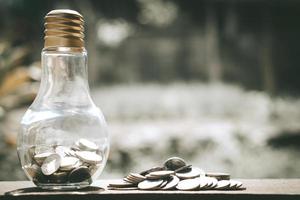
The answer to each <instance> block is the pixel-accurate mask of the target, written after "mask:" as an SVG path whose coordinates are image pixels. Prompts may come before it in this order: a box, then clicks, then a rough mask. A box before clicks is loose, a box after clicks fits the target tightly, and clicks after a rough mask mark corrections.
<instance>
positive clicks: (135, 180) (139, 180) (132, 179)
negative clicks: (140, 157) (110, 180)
mask: <svg viewBox="0 0 300 200" xmlns="http://www.w3.org/2000/svg"><path fill="white" fill-rule="evenodd" d="M126 178H127V179H129V180H131V181H133V182H141V181H143V180H145V179H146V177H145V178H143V179H141V178H136V177H134V176H131V175H130V174H129V175H128V176H126Z"/></svg>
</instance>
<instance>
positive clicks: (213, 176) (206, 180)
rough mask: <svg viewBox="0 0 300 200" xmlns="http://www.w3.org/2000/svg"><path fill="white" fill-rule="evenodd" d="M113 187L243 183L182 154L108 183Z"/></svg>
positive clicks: (197, 186)
mask: <svg viewBox="0 0 300 200" xmlns="http://www.w3.org/2000/svg"><path fill="white" fill-rule="evenodd" d="M108 189H111V190H138V189H140V190H172V189H177V190H183V191H189V190H193V191H195V190H212V189H213V190H241V189H245V188H244V187H243V183H242V182H240V181H237V180H231V179H230V175H229V174H227V173H219V172H204V171H203V170H202V169H200V168H198V167H194V166H192V165H187V164H186V162H185V161H184V160H183V159H182V158H179V157H172V158H169V159H167V160H166V161H165V162H164V165H163V167H153V168H150V169H148V170H145V171H143V172H140V173H130V174H128V175H127V176H126V177H124V178H123V180H117V181H115V182H113V183H110V184H109V185H108Z"/></svg>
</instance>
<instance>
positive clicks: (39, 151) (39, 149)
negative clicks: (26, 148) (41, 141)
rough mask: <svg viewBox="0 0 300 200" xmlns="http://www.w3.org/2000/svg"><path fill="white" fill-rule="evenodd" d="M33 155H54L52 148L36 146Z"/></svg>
mask: <svg viewBox="0 0 300 200" xmlns="http://www.w3.org/2000/svg"><path fill="white" fill-rule="evenodd" d="M34 151H35V154H43V153H48V152H51V153H54V149H53V147H52V146H49V145H37V146H35V148H34Z"/></svg>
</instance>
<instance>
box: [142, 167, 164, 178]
mask: <svg viewBox="0 0 300 200" xmlns="http://www.w3.org/2000/svg"><path fill="white" fill-rule="evenodd" d="M162 170H165V168H164V167H152V168H150V169H147V170H145V171H142V172H140V174H141V175H143V176H145V175H146V174H149V173H150V172H155V171H162Z"/></svg>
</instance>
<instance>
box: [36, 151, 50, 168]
mask: <svg viewBox="0 0 300 200" xmlns="http://www.w3.org/2000/svg"><path fill="white" fill-rule="evenodd" d="M52 154H53V153H52V152H46V153H41V154H36V155H35V156H34V160H35V161H36V162H37V164H39V165H40V166H41V165H42V164H43V162H44V160H45V159H46V158H47V157H49V156H50V155H52Z"/></svg>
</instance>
